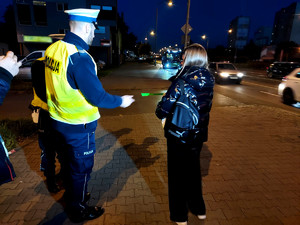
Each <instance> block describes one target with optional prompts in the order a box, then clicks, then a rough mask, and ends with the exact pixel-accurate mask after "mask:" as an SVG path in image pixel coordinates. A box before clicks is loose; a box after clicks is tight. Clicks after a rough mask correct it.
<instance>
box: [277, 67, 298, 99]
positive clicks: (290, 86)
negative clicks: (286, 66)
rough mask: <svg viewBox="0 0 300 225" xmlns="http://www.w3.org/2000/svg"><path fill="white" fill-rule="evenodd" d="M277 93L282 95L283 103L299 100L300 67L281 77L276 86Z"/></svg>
mask: <svg viewBox="0 0 300 225" xmlns="http://www.w3.org/2000/svg"><path fill="white" fill-rule="evenodd" d="M278 94H279V95H281V96H282V101H283V103H285V104H288V105H291V104H294V103H296V102H300V68H297V69H295V70H293V71H292V72H291V73H290V74H289V75H288V76H285V77H284V78H283V79H282V82H281V83H280V84H279V86H278Z"/></svg>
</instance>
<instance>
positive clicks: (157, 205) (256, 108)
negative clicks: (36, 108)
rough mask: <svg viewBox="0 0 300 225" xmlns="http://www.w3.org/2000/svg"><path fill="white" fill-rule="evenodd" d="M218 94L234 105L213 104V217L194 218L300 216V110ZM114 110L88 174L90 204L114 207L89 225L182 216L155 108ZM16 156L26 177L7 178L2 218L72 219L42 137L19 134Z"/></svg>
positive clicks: (292, 221) (128, 224) (232, 224)
mask: <svg viewBox="0 0 300 225" xmlns="http://www.w3.org/2000/svg"><path fill="white" fill-rule="evenodd" d="M125 69H126V68H125ZM107 79H108V80H106V84H108V83H109V78H107ZM118 79H119V78H118ZM149 81H151V79H149ZM149 81H148V80H147V81H143V82H144V83H145V84H146V82H149ZM112 84H114V82H112ZM131 85H132V87H131V88H132V89H133V90H134V88H135V87H133V86H134V85H137V86H138V87H139V88H141V86H140V83H139V84H137V83H131ZM167 85H168V83H167ZM159 88H160V87H159ZM152 97H153V98H154V97H155V96H150V97H148V98H152ZM14 98H16V99H17V98H18V96H16V97H14ZM214 98H215V99H221V100H222V101H223V102H225V103H226V102H230V104H224V105H214V106H213V109H212V112H211V121H210V127H209V140H208V142H207V143H205V145H204V147H203V150H202V152H201V167H202V168H201V170H202V174H203V192H204V199H205V202H206V206H207V219H206V220H205V221H204V222H203V221H202V222H201V221H199V220H198V219H197V218H196V217H195V216H193V215H190V216H189V223H188V224H189V225H196V224H202V225H204V224H205V225H300V147H299V146H300V111H299V113H297V112H296V113H291V112H287V111H285V110H281V109H278V108H276V109H275V108H272V107H266V106H261V105H243V104H240V103H239V104H235V102H234V100H232V99H229V98H228V97H226V96H223V95H221V94H218V93H215V97H214ZM141 101H147V100H146V99H143V100H141ZM140 107H142V106H140ZM137 108H138V107H137ZM139 110H142V109H139ZM26 113H27V112H26ZM27 114H28V113H27ZM107 115H109V114H108V113H106V114H105V113H104V114H103V116H102V118H101V119H100V120H99V122H98V124H99V125H98V128H97V131H96V147H97V151H96V155H95V166H94V169H93V173H92V175H91V180H90V182H89V191H90V192H91V193H92V199H91V200H90V204H101V205H103V206H104V207H105V210H106V211H105V214H104V215H103V216H101V217H100V218H98V219H96V220H93V221H86V222H84V223H83V224H94V225H96V224H97V225H98V224H99V225H169V224H170V225H171V224H175V223H172V222H171V221H170V220H169V210H168V194H167V193H168V192H167V188H168V186H167V179H168V178H167V161H166V140H165V138H164V136H163V130H162V128H161V123H160V121H159V120H158V119H157V118H156V117H155V115H154V109H153V113H149V112H147V111H143V112H140V111H137V112H131V113H130V114H129V115H122V114H118V113H114V114H112V115H110V116H107ZM10 158H11V161H12V163H13V165H14V167H15V170H16V174H17V178H16V179H15V180H14V181H13V182H10V183H7V184H3V185H1V186H0V224H1V225H21V224H26V225H27V224H28V225H35V224H48V225H50V224H54V225H60V224H72V223H71V222H70V221H69V219H68V218H67V217H66V215H65V213H64V212H63V208H62V206H61V204H60V203H59V199H60V198H61V197H62V195H63V191H61V192H59V193H57V194H54V195H51V194H50V193H49V192H48V191H47V188H46V186H45V183H44V176H43V174H42V173H41V172H40V171H39V164H40V149H39V147H38V142H37V137H31V138H29V139H27V140H25V141H24V142H23V143H20V147H18V148H17V149H16V152H15V153H14V154H12V155H11V156H10Z"/></svg>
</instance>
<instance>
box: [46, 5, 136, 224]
mask: <svg viewBox="0 0 300 225" xmlns="http://www.w3.org/2000/svg"><path fill="white" fill-rule="evenodd" d="M99 11H100V10H97V9H72V10H66V11H65V12H66V13H68V14H69V20H70V23H69V25H70V32H69V33H67V34H66V36H65V37H64V39H63V40H60V41H57V42H55V43H53V44H52V45H50V46H49V47H48V49H47V50H46V52H45V58H46V59H45V60H46V67H45V78H46V94H47V104H48V110H49V113H50V117H51V120H52V126H53V128H54V129H55V130H56V131H58V133H59V134H60V135H61V136H62V137H63V140H64V143H65V149H64V154H65V159H64V162H65V163H66V165H65V166H66V169H65V171H64V172H65V175H64V182H65V189H66V191H65V194H64V199H65V202H66V208H65V211H66V213H67V215H68V216H69V218H70V219H71V221H73V222H81V221H84V220H92V219H95V218H97V217H99V216H101V215H102V214H103V212H104V209H103V208H101V207H100V206H93V207H91V206H88V205H87V204H86V202H87V200H88V199H89V197H90V195H89V193H88V192H87V183H88V181H89V179H90V173H91V172H92V168H93V165H94V154H95V150H96V147H95V130H96V127H97V120H98V119H99V118H100V114H99V111H98V107H100V108H116V107H119V106H120V107H123V108H126V107H128V106H130V105H131V103H133V102H134V99H133V96H131V95H124V96H116V95H111V94H109V93H107V92H106V91H105V90H104V89H103V87H102V84H101V82H100V81H99V79H98V77H97V74H96V71H97V66H96V63H95V61H94V60H93V58H92V57H91V55H90V54H89V53H88V52H87V50H88V48H89V45H91V43H92V41H93V38H94V31H95V29H97V16H98V13H99Z"/></svg>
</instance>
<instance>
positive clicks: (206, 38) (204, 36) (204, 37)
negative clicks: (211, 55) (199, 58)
mask: <svg viewBox="0 0 300 225" xmlns="http://www.w3.org/2000/svg"><path fill="white" fill-rule="evenodd" d="M201 38H202V39H203V40H206V51H207V52H208V37H207V36H206V35H205V34H204V35H202V36H201Z"/></svg>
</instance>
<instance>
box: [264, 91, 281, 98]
mask: <svg viewBox="0 0 300 225" xmlns="http://www.w3.org/2000/svg"><path fill="white" fill-rule="evenodd" d="M259 92H261V93H264V94H268V95H272V96H276V97H280V95H276V94H272V93H269V92H265V91H259Z"/></svg>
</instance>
